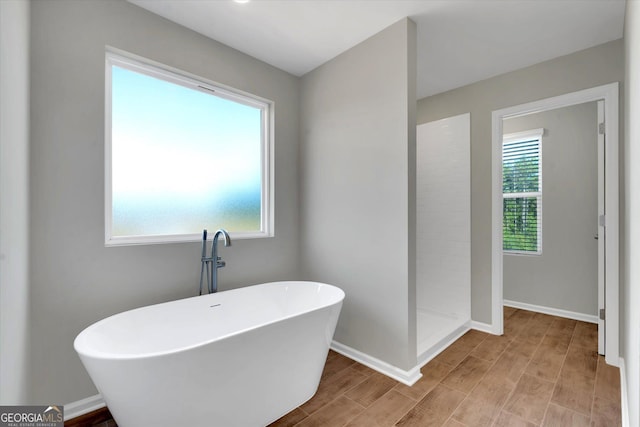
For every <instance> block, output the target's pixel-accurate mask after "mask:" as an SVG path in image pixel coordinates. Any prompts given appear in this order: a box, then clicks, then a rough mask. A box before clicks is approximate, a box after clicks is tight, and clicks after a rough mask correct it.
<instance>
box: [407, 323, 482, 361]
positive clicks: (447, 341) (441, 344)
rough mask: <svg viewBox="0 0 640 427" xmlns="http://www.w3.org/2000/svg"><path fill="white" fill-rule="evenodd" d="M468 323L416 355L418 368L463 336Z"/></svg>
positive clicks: (467, 328)
mask: <svg viewBox="0 0 640 427" xmlns="http://www.w3.org/2000/svg"><path fill="white" fill-rule="evenodd" d="M469 323H470V321H469V322H466V323H465V324H463V325H462V326H460V327H458V328H456V329H454V331H453V332H451V333H450V334H447V336H445V337H444V338H442V339H441V340H440V341H438V342H437V343H436V344H434V345H432V346H431V347H429V348H428V349H427V351H425V352H423V353H421V354H419V355H418V367H420V368H422V367H423V366H424V365H426V364H427V363H429V362H430V361H431V360H432V359H433V358H434V357H436V356H437V355H438V354H440V353H442V352H443V351H444V350H446V349H447V347H449V346H450V345H451V344H453V343H454V342H455V341H456V340H457V339H458V338H460V337H461V336H463V335H464V334H466V333H467V331H468V330H469Z"/></svg>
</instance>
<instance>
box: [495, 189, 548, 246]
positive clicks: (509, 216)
mask: <svg viewBox="0 0 640 427" xmlns="http://www.w3.org/2000/svg"><path fill="white" fill-rule="evenodd" d="M539 202H540V198H539V197H518V198H505V199H504V200H503V202H502V203H503V205H502V209H503V212H504V216H503V224H502V235H503V240H502V241H503V249H504V250H505V251H526V252H537V251H538V248H539V239H540V235H541V230H540V223H539V221H538V219H539V218H538V206H539Z"/></svg>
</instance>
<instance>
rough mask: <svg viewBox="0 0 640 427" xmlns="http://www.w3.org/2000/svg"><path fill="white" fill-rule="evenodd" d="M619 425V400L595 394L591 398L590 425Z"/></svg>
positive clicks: (616, 426) (602, 426) (610, 426)
mask: <svg viewBox="0 0 640 427" xmlns="http://www.w3.org/2000/svg"><path fill="white" fill-rule="evenodd" d="M621 425H622V410H621V409H620V401H614V400H609V399H603V398H601V397H599V396H596V397H595V399H593V411H592V413H591V427H619V426H621Z"/></svg>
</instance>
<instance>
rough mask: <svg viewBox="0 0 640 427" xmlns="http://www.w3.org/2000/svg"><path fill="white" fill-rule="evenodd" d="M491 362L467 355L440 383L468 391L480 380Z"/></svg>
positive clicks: (464, 391)
mask: <svg viewBox="0 0 640 427" xmlns="http://www.w3.org/2000/svg"><path fill="white" fill-rule="evenodd" d="M491 365H492V363H491V362H488V361H486V360H482V359H478V358H477V357H473V356H468V357H466V358H465V359H464V360H463V361H462V362H460V364H459V365H458V366H456V367H455V368H454V369H453V370H452V371H451V372H449V374H448V375H447V376H446V377H445V378H444V379H443V380H442V384H444V385H446V386H449V387H451V388H453V389H456V390H459V391H461V392H463V393H469V392H470V391H471V389H473V387H475V386H476V384H478V382H480V380H481V379H482V377H483V376H484V374H485V373H486V372H487V371H488V370H489V367H491Z"/></svg>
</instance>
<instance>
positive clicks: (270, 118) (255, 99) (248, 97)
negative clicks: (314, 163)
mask: <svg viewBox="0 0 640 427" xmlns="http://www.w3.org/2000/svg"><path fill="white" fill-rule="evenodd" d="M113 66H117V67H120V68H124V69H127V70H130V71H134V72H137V73H141V74H144V75H147V76H150V77H153V78H157V79H160V80H163V81H166V82H170V83H173V84H176V85H180V86H183V87H187V88H189V89H192V90H196V91H199V92H204V93H207V94H210V95H213V96H216V97H218V98H223V99H226V100H229V101H233V102H236V103H239V104H243V105H247V106H250V107H253V108H257V109H259V110H260V111H261V126H262V129H261V139H262V142H261V146H260V149H261V159H262V164H261V168H262V171H261V172H262V173H261V206H260V212H261V217H260V230H255V231H249V232H231V233H229V234H230V236H231V238H232V239H234V240H235V239H256V238H266V237H273V236H274V224H275V218H274V212H275V196H274V194H275V192H274V187H275V184H274V181H275V179H274V177H275V166H274V165H275V155H274V153H275V147H274V145H275V143H274V141H275V118H274V114H275V113H274V111H275V104H274V102H273V101H271V100H268V99H265V98H262V97H260V96H257V95H254V94H251V93H248V92H244V91H242V90H238V89H235V88H232V87H230V86H226V85H223V84H220V83H217V82H214V81H212V80H209V79H206V78H204V77H200V76H197V75H195V74H191V73H189V72H186V71H183V70H179V69H177V68H174V67H170V66H168V65H164V64H161V63H159V62H156V61H152V60H150V59H146V58H143V57H141V56H138V55H134V54H131V53H128V52H125V51H122V50H119V49H115V48H112V47H110V46H107V47H106V51H105V111H104V113H105V144H104V155H105V170H104V175H105V181H104V201H105V204H104V210H105V215H104V218H105V228H104V232H105V246H107V247H108V246H130V245H148V244H162V243H175V242H198V241H201V239H202V235H201V234H200V233H199V232H198V233H195V234H171V235H130V236H113V233H112V229H111V227H112V225H113V212H112V207H113V200H112V191H111V190H112V188H111V184H112V179H111V173H112V169H113V168H112V166H113V165H112V157H111V154H112V147H111V142H112V141H111V138H112V135H111V128H112V125H111V121H112V117H111V113H112V105H111V101H112V87H111V86H112V73H111V71H112V67H113Z"/></svg>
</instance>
